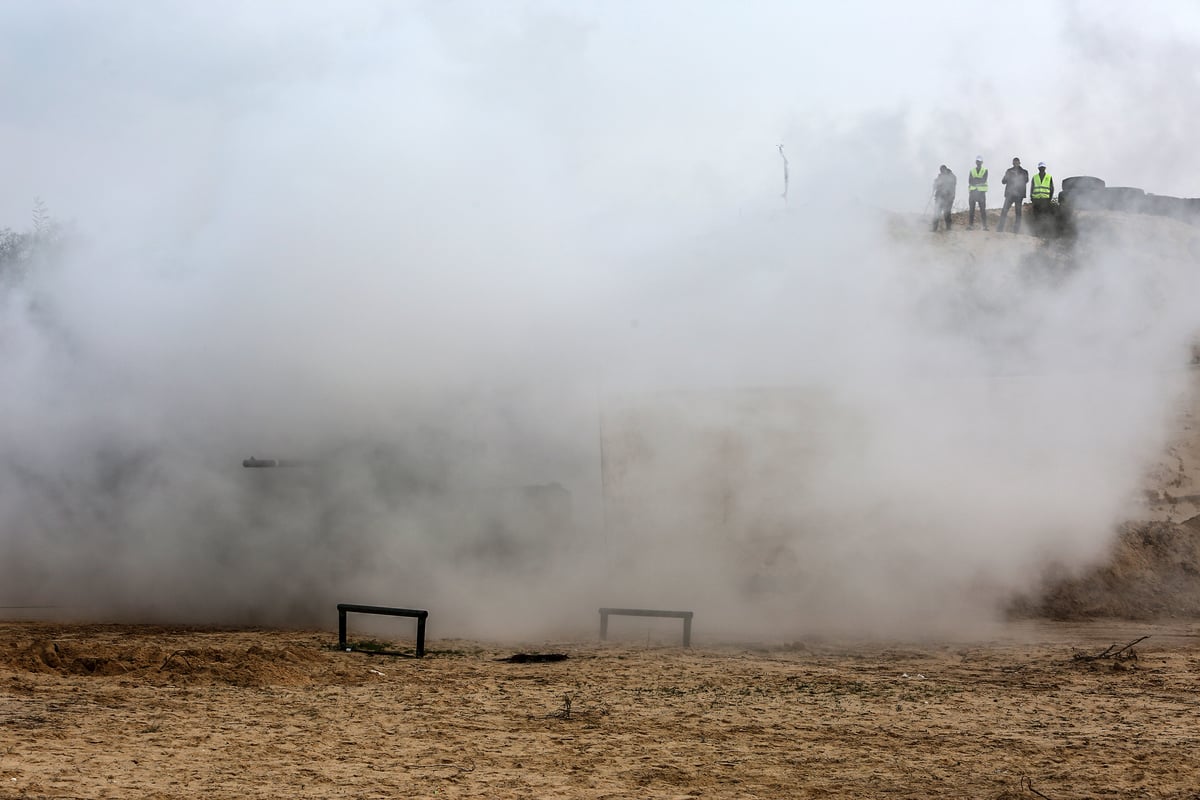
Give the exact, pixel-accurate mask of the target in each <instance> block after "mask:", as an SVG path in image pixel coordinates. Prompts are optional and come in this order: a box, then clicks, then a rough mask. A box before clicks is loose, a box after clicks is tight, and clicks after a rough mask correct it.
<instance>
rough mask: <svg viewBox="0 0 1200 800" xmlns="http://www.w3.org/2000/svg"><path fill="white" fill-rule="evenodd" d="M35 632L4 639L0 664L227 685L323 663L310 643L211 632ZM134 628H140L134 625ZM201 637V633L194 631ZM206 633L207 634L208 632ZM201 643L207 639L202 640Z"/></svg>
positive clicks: (304, 671)
mask: <svg viewBox="0 0 1200 800" xmlns="http://www.w3.org/2000/svg"><path fill="white" fill-rule="evenodd" d="M31 632H32V633H34V634H35V635H34V636H32V637H31V638H28V639H22V640H15V641H9V642H8V646H7V647H6V648H5V649H4V650H0V669H3V670H11V671H14V672H29V673H38V674H59V675H84V676H87V675H92V676H126V677H130V678H135V679H136V680H137V681H138V682H139V683H143V684H152V685H158V684H164V683H172V684H211V683H222V684H229V685H233V686H268V685H272V686H279V685H300V684H306V683H309V682H311V681H312V678H313V673H314V671H315V670H316V668H318V667H319V666H321V664H322V663H323V653H322V652H321V651H320V650H319V649H317V648H314V647H304V646H298V645H289V646H285V647H281V648H267V647H263V646H260V645H258V644H250V645H249V646H247V645H246V644H245V640H244V637H243V638H242V640H241V641H224V640H223V639H222V638H221V637H217V638H216V639H215V640H214V641H212V642H211V644H208V646H201V647H197V646H194V645H195V644H196V642H195V641H192V642H188V644H190V645H193V646H188V647H174V646H173V645H174V644H181V643H182V642H173V641H172V639H173V637H163V641H162V643H161V644H153V643H149V644H148V643H146V642H145V641H144V640H145V636H142V637H140V638H141V639H142V641H141V642H139V643H138V644H127V643H122V642H121V641H120V640H119V639H116V640H109V639H108V637H101V638H95V637H88V638H87V639H86V640H73V639H67V638H48V637H43V636H38V635H36V634H37V633H39V632H38V631H31ZM139 632H140V631H139ZM195 638H199V639H200V640H201V641H203V639H204V638H205V637H204V636H203V635H200V636H197V637H195ZM208 638H210V639H212V638H213V637H208ZM206 644H207V643H206Z"/></svg>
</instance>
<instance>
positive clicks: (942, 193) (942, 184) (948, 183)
mask: <svg viewBox="0 0 1200 800" xmlns="http://www.w3.org/2000/svg"><path fill="white" fill-rule="evenodd" d="M957 189H958V178H956V177H954V173H953V172H950V171H949V170H947V171H945V172H942V173H940V174H939V175H938V176H937V178H936V179H934V181H933V194H934V196H935V197H937V199H939V200H953V199H954V193H955V192H956V191H957Z"/></svg>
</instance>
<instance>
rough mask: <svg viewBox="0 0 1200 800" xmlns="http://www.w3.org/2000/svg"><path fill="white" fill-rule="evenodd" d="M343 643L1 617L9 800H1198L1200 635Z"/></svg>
mask: <svg viewBox="0 0 1200 800" xmlns="http://www.w3.org/2000/svg"><path fill="white" fill-rule="evenodd" d="M701 623H702V620H699V619H697V627H698V629H699V627H700V625H701ZM629 630H633V628H629ZM1147 634H1149V635H1150V638H1149V639H1147V640H1145V641H1143V642H1141V643H1139V644H1137V645H1136V646H1135V647H1134V648H1132V652H1134V653H1136V658H1130V659H1124V658H1119V659H1113V658H1101V659H1096V660H1092V661H1078V660H1074V658H1073V656H1074V655H1075V654H1076V653H1083V654H1088V655H1096V654H1099V653H1101V652H1103V651H1104V650H1105V648H1107V647H1109V646H1110V645H1112V644H1114V643H1116V644H1117V645H1124V644H1126V643H1127V642H1130V641H1132V640H1134V639H1136V638H1138V637H1140V636H1144V635H1147ZM638 635H639V637H640V634H638ZM351 638H352V639H353V638H354V637H353V632H352V634H351ZM335 640H336V636H335V635H334V634H332V633H330V632H288V631H277V630H233V631H231V630H207V629H182V628H160V627H149V626H118V625H60V624H48V623H34V622H10V623H0V687H2V688H0V797H6V798H7V797H30V798H32V797H56V798H61V797H153V798H177V797H214V798H223V797H238V798H246V797H271V798H276V797H331V796H346V797H481V798H485V797H486V798H507V797H522V798H528V797H536V798H601V797H609V798H616V797H622V798H624V797H629V798H683V797H708V798H714V797H720V798H756V797H757V798H781V797H845V798H852V797H854V798H861V797H911V798H918V797H920V798H928V797H955V798H967V797H970V798H1017V797H1020V798H1031V799H1033V798H1037V797H1049V798H1053V800H1064V799H1065V798H1084V797H1125V798H1132V797H1138V798H1140V797H1147V798H1151V797H1152V798H1200V713H1198V712H1200V622H1196V621H1171V622H1169V623H1166V624H1163V623H1159V624H1150V623H1115V622H1103V623H1097V622H1093V623H1087V624H1055V623H1027V624H1024V623H1023V624H1019V625H1018V624H1014V625H1012V626H1009V627H1007V628H1005V629H1003V630H1002V631H1001V633H1000V634H999V635H998V636H996V637H993V638H992V639H991V640H990V641H986V642H975V643H953V644H951V643H937V644H932V643H925V644H912V643H909V644H902V643H892V644H886V645H885V644H862V643H857V644H856V643H853V642H832V641H816V640H813V641H805V642H791V643H786V644H784V643H779V644H774V645H761V646H720V645H716V644H705V643H703V642H701V643H700V644H699V645H698V646H696V647H694V648H692V649H688V650H684V649H682V648H680V647H678V646H672V645H669V644H667V643H665V642H663V643H662V644H658V645H647V644H646V642H645V641H640V640H639V641H637V642H632V641H628V640H626V641H624V642H610V643H599V642H576V643H562V642H549V643H538V644H536V645H530V644H528V643H527V644H524V645H522V646H519V647H501V646H498V645H495V644H483V643H474V642H463V641H437V640H433V641H431V642H430V653H429V655H428V656H427V657H426V658H424V659H420V660H418V659H415V658H406V657H392V656H384V655H373V654H368V653H365V652H352V653H346V652H342V651H339V650H337V649H336V648H334V647H332V645H334V644H335ZM394 644H395V646H397V647H401V646H408V647H411V642H407V643H405V642H397V643H394ZM551 651H554V652H561V653H566V654H567V655H568V656H569V658H568V659H567V660H564V661H561V662H558V663H506V662H504V661H499V660H497V659H501V658H504V657H507V656H511V655H513V654H515V653H517V652H542V653H545V652H551ZM1129 652H1130V651H1126V653H1127V654H1128V653H1129ZM568 699H569V710H568Z"/></svg>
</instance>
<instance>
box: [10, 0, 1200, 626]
mask: <svg viewBox="0 0 1200 800" xmlns="http://www.w3.org/2000/svg"><path fill="white" fill-rule="evenodd" d="M283 8H284V7H283V6H280V7H279V9H277V11H278V13H275V12H271V13H268V12H266V11H263V10H261V9H259V10H258V11H255V10H252V9H245V8H242V7H239V6H234V5H232V4H231V5H228V6H219V5H218V6H213V7H209V6H206V7H205V8H204V9H199V8H198V7H195V6H187V5H180V6H174V7H170V11H166V10H163V9H162V8H161V7H155V8H151V7H146V6H140V5H129V6H109V7H106V8H99V7H92V6H88V5H79V6H66V5H54V4H50V5H46V6H42V5H40V4H39V5H37V6H33V5H30V6H23V7H22V6H12V7H10V8H8V9H6V11H5V14H6V15H7V16H8V17H9V19H8V20H7V24H6V25H5V26H4V29H5V30H6V31H11V33H10V34H9V36H10V37H14V38H15V37H17V36H18V35H20V36H23V37H25V38H26V40H28V41H34V42H40V43H41V44H42V45H45V46H46V47H48V48H49V52H50V53H52V55H46V54H45V52H44V51H45V50H46V47H43V49H42V50H39V51H38V53H39V54H40V55H38V56H37V57H36V59H35V57H34V56H33V55H31V54H29V53H27V52H25V51H21V50H14V49H13V48H9V52H10V53H11V55H10V56H9V58H10V59H13V60H14V61H17V60H21V59H24V60H23V61H21V63H27V64H30V65H32V64H34V63H35V62H36V63H37V65H38V66H39V67H40V70H39V71H36V72H30V73H28V74H30V75H34V76H36V77H33V78H30V80H31V81H33V82H34V83H35V84H36V86H37V87H38V88H39V89H40V91H36V92H35V91H32V90H27V91H26V92H25V93H24V94H23V95H21V96H22V97H26V98H27V99H26V101H23V103H24V104H23V105H21V113H20V114H14V117H13V118H14V120H15V121H14V122H13V123H11V124H9V125H8V126H7V127H6V128H5V129H4V131H3V136H2V137H0V142H3V144H4V145H5V147H6V149H7V150H8V151H9V152H15V151H17V150H21V149H23V148H25V147H26V146H27V145H28V146H33V148H34V151H35V152H36V153H38V154H39V159H40V161H41V162H42V164H43V166H42V168H41V169H40V170H34V169H32V168H30V167H29V166H28V165H25V166H23V167H22V170H23V172H22V173H21V174H22V175H23V180H25V181H26V182H33V181H34V179H35V178H39V179H40V178H44V180H45V181H46V183H47V184H49V186H48V187H47V188H39V189H38V191H39V192H41V193H43V194H44V195H46V196H47V198H48V200H49V201H50V203H51V206H52V210H54V209H56V208H65V209H67V211H66V212H65V213H66V215H67V216H69V217H73V218H74V219H75V223H76V228H77V230H78V233H77V234H76V235H75V236H74V238H73V239H72V245H71V247H70V248H69V249H68V250H67V251H66V252H65V253H64V254H62V255H60V256H59V257H56V258H55V259H54V260H53V261H52V262H51V263H47V264H45V265H43V266H42V267H41V268H39V269H37V270H36V271H34V272H33V273H32V274H31V275H30V276H29V277H28V278H27V279H25V280H23V281H22V282H20V283H19V284H10V285H8V286H7V287H6V288H5V289H4V290H3V291H4V294H3V300H2V305H0V309H2V311H3V317H2V321H0V356H2V359H3V360H2V361H0V384H2V385H3V392H2V397H3V399H2V400H0V403H2V406H0V408H2V409H3V414H2V417H0V453H2V454H3V456H2V461H0V473H2V475H3V480H2V481H0V536H2V538H0V546H2V547H3V558H2V559H0V586H3V592H2V596H0V604H13V605H20V604H50V605H60V606H65V607H68V608H70V609H72V611H71V613H76V614H79V613H82V614H87V615H91V616H112V615H120V616H123V617H126V618H144V619H149V618H155V619H164V618H166V619H186V620H192V621H223V622H224V621H271V622H284V621H286V622H296V623H313V622H318V623H319V622H323V621H327V618H328V617H329V616H330V615H329V610H330V609H331V608H332V604H333V603H336V602H339V601H346V602H377V603H383V604H396V605H407V606H422V607H428V608H430V609H431V610H432V611H434V613H435V614H438V615H439V616H438V617H437V619H438V620H440V622H439V623H438V624H439V625H440V631H441V632H442V633H445V634H449V633H465V634H474V635H480V634H484V633H492V634H496V633H500V632H522V633H525V632H535V631H543V630H550V629H563V628H569V627H572V626H577V625H578V626H587V625H590V624H591V622H592V617H593V616H594V613H595V607H596V606H597V605H658V606H663V605H684V606H687V607H692V608H695V609H696V610H697V612H698V613H701V614H706V615H707V616H706V617H705V618H706V619H707V620H708V621H709V622H708V624H709V626H710V627H709V629H710V630H724V631H732V630H733V629H734V627H735V626H736V625H749V624H751V621H753V625H754V627H755V630H756V631H757V632H760V633H763V632H765V633H771V632H777V633H779V634H780V635H789V634H791V633H794V632H796V631H797V630H802V629H810V628H813V627H829V626H850V627H852V628H854V629H857V630H871V629H873V630H881V629H887V628H888V627H889V626H896V625H900V624H905V625H911V626H920V625H929V624H934V623H946V622H957V621H961V620H962V619H978V618H980V617H983V616H987V615H989V614H992V613H994V611H995V609H996V607H997V605H998V604H999V603H1001V602H1003V599H1004V597H1005V596H1006V594H1007V593H1008V592H1010V591H1012V590H1014V589H1021V588H1024V587H1026V586H1028V585H1029V583H1030V582H1031V581H1032V579H1033V578H1035V577H1036V571H1037V569H1038V567H1039V565H1041V564H1043V563H1045V562H1046V561H1047V560H1048V559H1058V560H1063V561H1066V562H1067V563H1069V564H1070V563H1082V562H1084V561H1086V560H1087V559H1091V558H1094V557H1096V556H1097V555H1098V554H1099V553H1100V552H1101V551H1102V550H1103V547H1104V546H1105V543H1106V541H1107V537H1108V536H1109V534H1110V531H1111V526H1112V524H1113V523H1114V522H1115V521H1116V520H1118V519H1119V518H1120V517H1121V516H1122V515H1123V514H1124V513H1126V512H1127V510H1128V500H1129V497H1130V496H1131V494H1132V492H1133V491H1134V489H1135V488H1136V483H1137V480H1138V478H1139V477H1140V473H1141V470H1142V469H1144V466H1145V463H1146V462H1147V460H1148V459H1150V458H1153V456H1154V454H1155V452H1156V448H1157V447H1158V445H1159V444H1160V443H1161V436H1162V430H1161V426H1162V421H1163V419H1164V418H1165V415H1166V414H1167V413H1168V411H1169V410H1170V409H1169V401H1170V398H1172V397H1174V396H1175V395H1174V393H1173V392H1174V390H1175V387H1174V386H1173V385H1172V373H1171V371H1170V370H1171V369H1172V368H1173V367H1174V366H1175V365H1177V364H1180V363H1182V359H1183V352H1184V349H1185V348H1186V345H1187V342H1188V341H1189V337H1191V336H1192V335H1193V334H1194V332H1195V330H1194V315H1193V314H1192V311H1191V309H1190V307H1189V303H1188V301H1187V298H1188V297H1190V296H1194V294H1189V293H1194V291H1195V288H1196V287H1195V286H1194V283H1195V279H1194V276H1193V274H1192V273H1193V270H1192V268H1191V264H1192V261H1191V258H1190V254H1191V253H1192V252H1193V251H1192V250H1189V249H1188V248H1189V247H1192V246H1194V244H1195V240H1194V238H1188V237H1187V236H1184V237H1183V238H1179V239H1177V240H1170V241H1168V240H1167V239H1166V238H1162V239H1160V240H1157V241H1156V242H1155V243H1154V244H1153V245H1149V244H1147V243H1146V242H1145V241H1143V240H1142V239H1140V238H1138V237H1137V236H1136V234H1131V233H1130V232H1128V231H1123V230H1108V231H1105V230H1085V231H1083V232H1082V236H1081V239H1080V243H1079V245H1078V247H1077V249H1076V251H1075V252H1074V254H1073V255H1071V256H1063V257H1062V258H1050V259H1047V258H1044V257H1043V256H1042V254H1040V251H1038V250H1037V248H1036V247H1034V246H1033V244H1032V243H1031V242H1029V241H1022V242H1019V243H1004V244H1003V245H997V246H996V247H995V248H989V247H988V246H986V245H981V246H979V247H968V246H966V245H962V246H960V245H957V244H953V243H949V244H938V243H933V244H931V243H929V242H928V241H927V240H926V239H925V238H924V234H923V232H922V231H920V230H919V226H918V224H917V223H913V225H914V226H917V227H911V228H910V226H909V225H908V223H906V222H901V223H896V222H895V221H894V220H893V219H892V218H890V217H889V216H888V215H887V214H885V213H884V212H883V211H882V209H885V208H889V207H891V208H896V207H900V208H904V207H909V208H912V207H919V206H920V202H921V200H923V195H924V193H925V192H926V191H927V185H928V181H929V179H930V177H931V176H932V173H933V170H935V169H936V166H937V162H938V161H948V160H951V156H953V155H955V154H957V155H956V157H957V158H958V161H962V160H963V158H964V157H966V158H969V157H970V156H964V154H965V153H971V154H973V153H974V151H975V150H976V149H977V148H976V145H975V143H974V142H967V141H963V140H969V139H973V138H979V137H981V136H982V134H981V133H980V132H979V128H978V126H976V125H975V123H974V122H973V120H975V119H977V117H976V116H975V115H974V114H972V113H971V111H970V108H964V109H962V110H961V112H960V111H959V110H958V109H954V110H952V111H947V110H945V109H942V108H941V107H940V106H938V105H937V104H936V102H934V103H933V104H932V105H931V104H930V101H929V97H928V96H927V95H925V94H922V95H920V99H921V100H922V102H923V105H918V106H917V107H914V108H913V109H908V108H905V107H904V106H903V104H897V103H895V102H891V101H889V99H888V98H887V97H886V96H876V94H875V90H871V92H867V91H866V90H863V91H862V92H861V93H859V94H857V95H855V94H854V93H853V92H851V93H850V95H849V97H842V98H841V100H838V99H837V98H838V97H839V94H838V93H837V92H833V91H831V90H830V89H829V87H828V86H826V87H824V88H820V89H817V88H814V89H812V90H808V89H807V88H806V87H808V86H809V84H813V83H814V82H815V81H816V79H815V78H814V76H813V75H812V74H809V73H803V72H795V71H791V70H790V69H789V67H790V68H792V69H794V68H797V67H799V66H801V65H802V64H808V62H807V61H805V59H810V60H811V59H816V56H812V55H808V56H804V57H803V58H800V60H795V58H799V57H793V56H790V55H788V54H787V51H786V50H778V51H777V50H775V49H773V48H771V47H760V46H759V37H764V36H765V37H767V39H766V41H767V43H768V44H771V43H775V44H778V43H780V41H781V40H780V38H779V35H778V34H776V33H772V31H773V30H774V29H775V28H776V27H777V25H776V24H775V23H779V24H780V25H782V24H783V23H785V22H786V23H787V25H795V26H799V25H801V24H809V23H811V20H805V19H799V18H794V17H793V12H788V15H785V16H781V17H779V18H778V19H776V18H774V17H773V16H772V14H769V13H765V12H759V13H756V14H754V15H748V16H746V17H745V18H743V17H741V16H737V17H730V18H726V16H727V15H726V12H721V11H718V10H714V9H701V10H698V11H697V10H693V9H692V6H690V5H684V6H679V7H677V8H674V11H675V12H676V13H673V14H666V13H665V12H661V13H660V12H656V13H649V12H646V11H645V10H644V9H640V8H636V9H635V8H634V7H619V6H617V7H611V8H610V7H608V6H598V7H596V8H590V9H584V10H580V11H578V12H576V13H575V14H565V13H563V12H561V10H558V11H556V10H553V9H547V8H543V7H538V6H528V7H526V6H522V7H520V8H517V7H515V6H512V7H507V8H504V9H502V10H501V9H499V8H497V7H495V6H492V5H481V6H443V5H441V4H435V5H430V6H428V7H426V6H416V5H412V6H402V7H397V6H394V5H392V4H386V3H381V4H373V3H356V4H352V5H350V6H348V7H345V8H334V7H332V6H325V5H323V4H314V5H312V6H308V5H304V4H288V5H287V6H286V9H287V11H286V13H284V12H283V11H282V9H283ZM450 8H455V9H456V11H455V12H453V13H452V12H451V11H450V10H448V9H450ZM660 8H662V9H665V8H666V7H665V6H663V7H660ZM68 11H69V12H71V13H68ZM459 11H464V12H465V11H469V12H470V13H458V12H459ZM922 14H923V15H924V14H925V12H922ZM723 15H725V16H723ZM928 16H929V17H930V18H931V19H933V20H936V18H937V14H936V13H933V12H929V14H928ZM118 17H121V18H122V19H121V20H120V21H121V23H122V24H117V22H118V19H117V18H118ZM841 24H846V20H842V22H841V23H839V25H841ZM897 24H900V23H899V22H898V21H897ZM959 27H964V28H965V27H969V25H968V23H967V21H964V20H957V21H956V22H953V23H948V27H947V30H951V29H953V30H955V31H957V30H958V29H959ZM835 28H836V29H838V30H840V28H838V27H836V26H835ZM852 28H853V26H850V29H851V30H852ZM773 37H774V38H773ZM868 38H869V40H870V41H874V42H875V43H876V46H878V47H882V46H883V45H882V42H885V41H890V40H888V39H887V37H886V36H884V35H883V34H882V33H880V34H879V35H878V36H876V35H875V34H871V35H870V36H869V37H868ZM845 41H846V43H847V44H849V43H852V42H854V41H857V40H855V39H854V37H853V36H851V35H850V33H849V32H846V39H845ZM825 44H826V45H829V42H826V43H825ZM764 50H766V51H769V52H767V53H764V52H763V51H764ZM828 52H829V53H832V54H834V55H836V54H837V52H838V48H836V47H834V46H832V45H829V47H828ZM817 61H819V59H817ZM814 63H816V62H814ZM937 63H938V62H937V60H936V59H935V60H934V61H933V62H932V66H931V64H930V63H926V62H921V63H919V64H914V65H913V66H912V70H913V71H912V73H911V74H912V75H914V76H916V75H920V77H921V78H922V79H927V78H929V77H930V75H931V74H936V73H937V69H936V65H937ZM808 66H812V65H811V64H808ZM877 68H878V69H879V70H886V69H888V66H887V64H886V63H880V64H877ZM8 72H9V73H10V74H11V72H12V71H11V70H9V71H8ZM881 74H883V73H881ZM887 82H888V84H889V85H893V84H895V85H902V83H903V81H902V80H901V78H900V77H898V76H895V75H889V76H888V77H887ZM855 86H856V85H854V84H852V85H851V89H854V88H855ZM798 96H799V97H801V98H804V97H808V98H812V99H813V100H814V101H816V100H817V99H822V100H824V101H825V102H826V103H827V104H828V105H829V108H830V110H831V111H832V112H833V113H831V114H829V115H826V114H823V113H821V106H819V105H818V106H815V107H810V106H808V105H806V104H805V102H803V100H797V99H796V98H797V97H798ZM35 99H36V102H34V101H35ZM38 109H43V110H40V111H39V110H38ZM47 109H48V110H47ZM864 109H865V110H864ZM939 114H940V115H941V116H939ZM931 119H932V120H938V119H941V120H943V121H945V120H947V119H949V120H952V121H953V124H939V125H937V126H932V124H931V123H930V120H931ZM931 130H932V131H934V132H933V133H930V131H931ZM779 139H782V140H783V141H784V143H785V145H786V149H787V153H788V155H789V158H790V162H791V163H790V166H791V176H790V186H789V198H788V202H787V203H786V204H785V203H784V202H783V201H782V200H781V199H780V198H779V196H778V195H779V192H780V191H781V190H782V174H781V173H782V171H781V162H780V160H779V157H778V153H777V152H776V150H775V144H776V143H777V141H778V140H779ZM1021 144H1022V142H1021V141H1020V140H1019V139H1018V141H1017V142H1016V143H1014V145H1013V147H1014V148H1015V147H1019V146H1020V145H1021ZM946 151H949V152H950V154H949V155H945V154H943V153H944V152H946ZM934 153H936V155H934ZM930 157H932V158H933V160H932V161H927V159H929V158H930ZM1008 157H1009V154H1008V153H1007V151H1005V152H1004V153H997V154H996V155H995V157H991V156H989V159H990V161H991V163H992V169H993V174H994V175H995V176H996V177H997V178H998V174H999V173H1000V172H1001V171H1002V168H1001V165H1002V164H1003V162H1004V161H1005V160H1007V158H1008ZM1092 157H1093V163H1103V162H1104V159H1105V158H1106V156H1105V154H1104V153H1102V152H1101V151H1099V150H1098V149H1093V151H1092ZM1036 158H1037V156H1036V155H1033V156H1032V157H1027V159H1026V160H1027V161H1032V160H1034V159H1036ZM56 159H57V161H56ZM50 163H60V164H65V165H67V166H66V167H65V168H62V169H51V168H49V167H48V166H45V164H50ZM955 166H957V162H956V164H955ZM960 172H961V170H960ZM1151 177H1153V176H1147V188H1151V189H1153V188H1154V187H1153V186H1151V185H1149V181H1150V178H1151ZM994 180H995V178H994ZM56 195H61V199H60V198H59V197H58V196H56ZM905 195H908V196H910V197H915V198H920V200H911V199H904V198H905ZM993 197H998V194H997V193H995V192H994V193H993ZM24 202H25V201H24V199H23V198H18V200H17V201H13V200H12V199H11V198H8V199H6V203H8V204H9V205H7V206H6V207H10V208H16V207H19V204H20V203H24ZM906 204H907V205H906ZM1172 235H1174V234H1172ZM1164 237H1165V235H1164ZM989 241H990V240H989ZM252 455H256V456H260V457H271V458H294V459H299V460H303V461H305V463H304V464H303V465H301V466H297V467H294V468H281V469H273V470H272V469H267V470H251V469H243V468H242V467H241V461H242V459H243V458H246V457H249V456H252ZM947 609H950V611H952V612H953V613H948V612H947Z"/></svg>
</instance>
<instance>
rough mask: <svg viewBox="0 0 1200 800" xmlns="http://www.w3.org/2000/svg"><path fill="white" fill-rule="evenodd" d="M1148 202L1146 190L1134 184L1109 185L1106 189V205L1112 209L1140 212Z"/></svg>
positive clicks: (1133, 212)
mask: <svg viewBox="0 0 1200 800" xmlns="http://www.w3.org/2000/svg"><path fill="white" fill-rule="evenodd" d="M1145 202H1146V192H1145V191H1143V190H1142V189H1136V188H1134V187H1132V186H1107V187H1105V189H1104V207H1105V208H1107V209H1108V210H1110V211H1126V212H1129V213H1131V214H1137V213H1140V212H1141V210H1142V206H1143V205H1144V204H1145Z"/></svg>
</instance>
